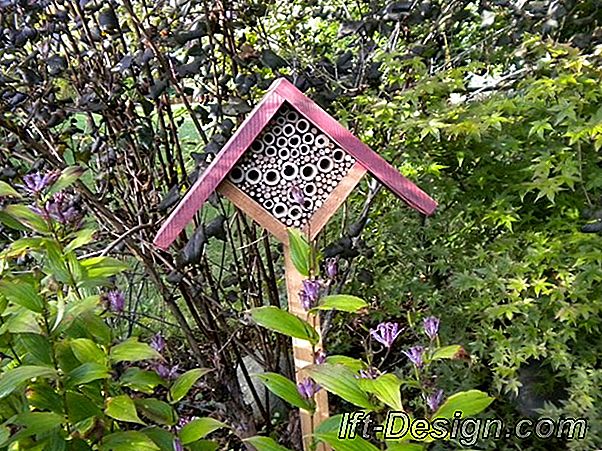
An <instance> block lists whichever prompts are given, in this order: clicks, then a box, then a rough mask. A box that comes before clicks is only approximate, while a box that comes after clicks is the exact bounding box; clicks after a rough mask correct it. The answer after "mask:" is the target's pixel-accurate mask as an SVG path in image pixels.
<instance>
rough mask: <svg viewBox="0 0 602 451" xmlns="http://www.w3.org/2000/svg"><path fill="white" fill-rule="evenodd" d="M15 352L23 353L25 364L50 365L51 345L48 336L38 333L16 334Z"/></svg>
mask: <svg viewBox="0 0 602 451" xmlns="http://www.w3.org/2000/svg"><path fill="white" fill-rule="evenodd" d="M15 338H16V344H17V352H18V353H19V354H20V355H23V358H22V363H24V364H25V365H40V366H48V367H51V366H53V365H52V345H51V342H50V340H48V337H45V336H42V335H39V334H27V333H24V334H23V333H22V334H18V335H16V337H15Z"/></svg>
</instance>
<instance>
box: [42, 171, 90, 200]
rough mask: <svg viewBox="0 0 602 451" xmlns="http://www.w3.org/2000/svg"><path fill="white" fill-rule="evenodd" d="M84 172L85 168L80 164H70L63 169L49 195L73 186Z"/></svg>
mask: <svg viewBox="0 0 602 451" xmlns="http://www.w3.org/2000/svg"><path fill="white" fill-rule="evenodd" d="M84 172H85V171H84V169H82V168H80V167H79V166H69V167H67V168H65V169H63V171H62V172H61V175H60V176H59V178H58V180H57V181H56V182H54V183H53V184H52V186H51V187H50V189H49V190H48V195H49V196H52V195H53V194H56V193H58V192H59V191H62V190H64V189H65V188H67V187H69V186H71V185H72V184H73V183H75V182H76V181H77V180H78V179H79V178H80V177H81V176H82V174H83V173H84Z"/></svg>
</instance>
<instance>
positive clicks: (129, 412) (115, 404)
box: [105, 395, 144, 424]
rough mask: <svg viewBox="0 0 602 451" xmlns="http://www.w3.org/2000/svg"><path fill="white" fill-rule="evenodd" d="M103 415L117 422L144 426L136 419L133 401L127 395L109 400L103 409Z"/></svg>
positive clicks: (136, 414)
mask: <svg viewBox="0 0 602 451" xmlns="http://www.w3.org/2000/svg"><path fill="white" fill-rule="evenodd" d="M105 414H107V415H108V416H110V417H111V418H114V419H116V420H119V421H127V422H130V423H140V424H144V423H143V422H142V420H141V419H140V418H139V417H138V413H137V412H136V405H135V404H134V401H132V399H131V398H130V397H129V396H128V395H120V396H115V397H113V398H109V399H108V400H107V406H106V407H105Z"/></svg>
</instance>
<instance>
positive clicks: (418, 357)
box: [403, 346, 424, 368]
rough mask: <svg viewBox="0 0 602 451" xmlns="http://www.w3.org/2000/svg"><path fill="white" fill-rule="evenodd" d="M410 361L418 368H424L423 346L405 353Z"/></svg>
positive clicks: (415, 347)
mask: <svg viewBox="0 0 602 451" xmlns="http://www.w3.org/2000/svg"><path fill="white" fill-rule="evenodd" d="M403 353H404V354H405V355H407V356H408V359H410V361H411V362H412V363H413V364H414V365H416V367H417V368H422V365H423V364H424V362H423V361H422V355H423V354H424V348H423V347H422V346H413V347H411V348H410V350H409V351H403Z"/></svg>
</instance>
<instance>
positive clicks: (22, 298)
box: [0, 279, 44, 313]
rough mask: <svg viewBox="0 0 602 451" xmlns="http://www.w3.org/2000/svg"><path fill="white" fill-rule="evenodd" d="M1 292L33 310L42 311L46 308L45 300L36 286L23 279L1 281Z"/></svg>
mask: <svg viewBox="0 0 602 451" xmlns="http://www.w3.org/2000/svg"><path fill="white" fill-rule="evenodd" d="M0 294H2V295H3V296H4V297H6V299H8V300H9V301H10V302H13V303H15V304H17V305H20V306H21V307H25V308H26V309H28V310H31V311H32V312H35V313H42V311H43V310H44V300H43V299H42V297H41V296H40V295H39V294H38V291H37V290H36V289H35V287H34V286H33V285H31V284H29V283H26V282H23V281H21V280H9V279H4V280H2V281H0Z"/></svg>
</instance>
